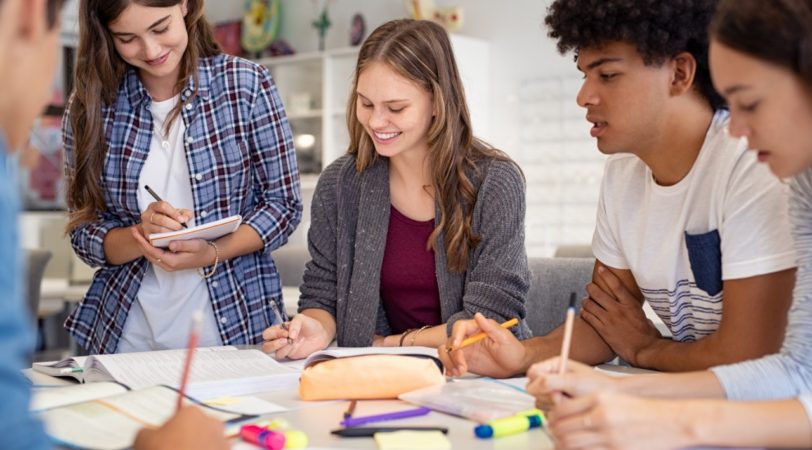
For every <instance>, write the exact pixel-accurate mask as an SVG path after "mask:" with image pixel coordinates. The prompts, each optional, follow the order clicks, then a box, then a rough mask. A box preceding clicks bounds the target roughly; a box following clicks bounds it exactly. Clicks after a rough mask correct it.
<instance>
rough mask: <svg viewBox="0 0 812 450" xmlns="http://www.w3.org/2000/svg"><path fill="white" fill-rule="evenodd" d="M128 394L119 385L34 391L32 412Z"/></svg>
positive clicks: (82, 386) (84, 385) (78, 385)
mask: <svg viewBox="0 0 812 450" xmlns="http://www.w3.org/2000/svg"><path fill="white" fill-rule="evenodd" d="M125 392H127V388H125V387H124V386H122V385H120V384H118V383H90V384H75V385H73V386H65V387H56V388H42V389H34V390H33V395H32V396H31V411H42V410H46V409H51V408H57V407H60V406H65V405H71V404H74V403H81V402H87V401H90V400H96V399H99V398H105V397H110V396H113V395H116V394H123V393H125Z"/></svg>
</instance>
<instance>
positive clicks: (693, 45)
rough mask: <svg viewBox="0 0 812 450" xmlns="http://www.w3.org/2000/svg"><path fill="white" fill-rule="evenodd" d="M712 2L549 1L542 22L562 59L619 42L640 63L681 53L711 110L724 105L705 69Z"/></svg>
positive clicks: (651, 61) (654, 61)
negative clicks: (632, 49)
mask: <svg viewBox="0 0 812 450" xmlns="http://www.w3.org/2000/svg"><path fill="white" fill-rule="evenodd" d="M716 3H717V0H555V1H554V2H553V3H552V5H550V7H549V9H548V10H547V17H545V19H544V23H545V24H547V27H548V28H549V30H550V31H549V33H548V35H549V36H550V37H551V38H553V39H557V40H558V51H559V52H560V53H561V54H562V55H563V54H566V53H567V52H569V51H573V52H575V57H576V58H577V57H578V50H579V49H582V48H590V47H600V46H602V45H605V44H609V43H610V42H615V41H622V42H628V43H630V44H634V45H635V46H637V51H638V52H639V53H640V55H641V56H642V57H643V61H644V62H645V63H646V64H649V65H651V64H661V63H663V62H665V60H667V59H668V58H670V57H672V56H675V55H677V54H679V53H681V52H686V51H687V52H689V53H691V55H693V57H694V59H696V63H697V68H696V76H695V83H694V84H695V86H696V88H697V90H698V91H699V93H700V94H701V95H702V96H703V97H704V98H705V99H706V100H707V101H708V103H710V105H711V107H712V108H713V109H714V110H716V109H721V108H725V100H724V99H723V98H722V96H721V95H719V93H718V92H716V89H714V88H713V83H712V82H711V77H710V67H709V65H708V24H709V23H710V21H711V18H712V17H713V13H714V11H715V10H716Z"/></svg>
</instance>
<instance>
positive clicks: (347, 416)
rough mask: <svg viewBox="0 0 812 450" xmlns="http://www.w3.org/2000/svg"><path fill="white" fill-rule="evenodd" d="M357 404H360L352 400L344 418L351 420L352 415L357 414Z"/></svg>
mask: <svg viewBox="0 0 812 450" xmlns="http://www.w3.org/2000/svg"><path fill="white" fill-rule="evenodd" d="M356 403H358V401H357V400H352V401H351V402H350V406H349V407H348V408H347V410H346V411H344V418H345V419H349V418H350V417H352V414H353V413H354V412H355V404H356Z"/></svg>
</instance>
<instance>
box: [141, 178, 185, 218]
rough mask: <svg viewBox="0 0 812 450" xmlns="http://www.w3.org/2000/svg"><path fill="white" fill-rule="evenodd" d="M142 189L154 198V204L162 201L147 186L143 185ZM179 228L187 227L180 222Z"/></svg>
mask: <svg viewBox="0 0 812 450" xmlns="http://www.w3.org/2000/svg"><path fill="white" fill-rule="evenodd" d="M144 189H146V190H147V192H149V195H151V196H152V198H154V199H155V201H156V202H162V201H163V199H162V198H161V197H158V194H156V193H155V191H153V190H152V189H150V187H149V186H147V185H146V184H145V185H144ZM180 226H182V227H183V228H189V227H187V226H186V223H184V222H181V223H180Z"/></svg>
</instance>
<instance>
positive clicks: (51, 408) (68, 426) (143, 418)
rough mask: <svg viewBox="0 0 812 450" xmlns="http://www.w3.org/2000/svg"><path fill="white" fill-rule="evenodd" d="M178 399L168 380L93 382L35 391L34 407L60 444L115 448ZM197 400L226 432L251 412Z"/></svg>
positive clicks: (156, 421)
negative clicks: (138, 385) (141, 385)
mask: <svg viewBox="0 0 812 450" xmlns="http://www.w3.org/2000/svg"><path fill="white" fill-rule="evenodd" d="M177 399H178V393H177V392H176V391H175V390H172V389H170V388H168V387H165V386H153V387H150V388H146V389H140V390H136V391H128V390H127V389H126V388H125V387H123V386H121V385H119V384H115V383H93V384H82V385H76V386H69V387H61V388H48V389H43V390H39V391H35V393H34V401H33V402H32V409H33V410H34V411H36V412H37V415H38V416H39V418H40V419H42V421H43V422H44V423H45V429H46V430H47V432H48V434H49V435H50V436H51V438H53V439H54V440H55V441H56V443H58V444H60V446H62V447H68V448H89V449H111V450H112V449H125V448H131V447H132V445H133V442H134V441H135V436H136V434H137V433H138V430H140V429H141V428H143V427H158V426H160V425H162V424H163V423H164V422H166V421H167V420H169V418H170V417H171V416H172V415H173V414H174V413H175V407H176V404H177ZM184 403H185V404H192V403H193V402H191V401H189V400H185V401H184ZM198 406H199V407H200V408H202V409H203V412H204V413H205V414H207V415H209V416H211V417H214V418H215V419H217V420H220V421H221V422H224V423H225V424H226V433H227V434H228V433H229V431H235V429H234V426H236V425H237V423H238V422H242V421H245V420H248V419H251V418H252V417H251V416H244V415H241V414H235V413H231V412H227V411H223V410H219V409H217V408H212V407H210V406H207V405H204V404H199V405H198ZM232 424H233V426H230V425H232Z"/></svg>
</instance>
